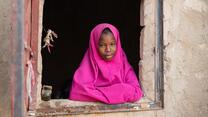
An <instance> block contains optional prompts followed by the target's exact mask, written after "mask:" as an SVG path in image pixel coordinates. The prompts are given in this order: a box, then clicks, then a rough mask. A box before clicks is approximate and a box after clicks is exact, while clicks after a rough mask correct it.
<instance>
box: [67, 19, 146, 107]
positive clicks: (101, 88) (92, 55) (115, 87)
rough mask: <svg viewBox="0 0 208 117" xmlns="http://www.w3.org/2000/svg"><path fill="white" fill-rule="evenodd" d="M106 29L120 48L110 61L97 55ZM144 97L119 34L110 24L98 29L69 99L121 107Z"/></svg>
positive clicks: (100, 25) (92, 33) (75, 76)
mask: <svg viewBox="0 0 208 117" xmlns="http://www.w3.org/2000/svg"><path fill="white" fill-rule="evenodd" d="M105 28H109V29H110V30H111V31H112V32H113V35H114V37H115V39H116V44H117V50H116V54H115V56H114V57H113V59H112V60H111V61H105V60H104V59H102V57H101V56H100V55H99V53H98V51H97V48H98V41H99V38H100V35H101V33H102V31H103V30H104V29H105ZM142 95H143V93H142V90H141V89H140V86H139V83H138V80H137V77H136V75H135V73H134V71H133V69H132V67H131V66H130V64H129V63H128V61H127V58H126V55H125V53H124V51H123V49H122V48H121V43H120V37H119V32H118V30H117V29H116V28H115V27H114V26H112V25H111V24H107V23H102V24H99V25H97V26H96V27H95V28H94V29H93V30H92V31H91V35H90V43H89V49H88V50H87V52H86V53H85V55H84V58H83V60H82V62H81V64H80V66H79V68H78V69H77V70H76V72H75V74H74V78H73V82H72V87H71V91H70V95H69V99H70V100H79V101H93V102H94V101H99V102H103V103H107V104H120V103H125V102H135V101H137V100H139V99H140V98H141V97H142Z"/></svg>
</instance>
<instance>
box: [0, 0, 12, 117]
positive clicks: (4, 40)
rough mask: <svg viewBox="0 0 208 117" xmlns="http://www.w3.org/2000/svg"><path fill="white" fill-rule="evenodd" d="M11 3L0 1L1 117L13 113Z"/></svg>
mask: <svg viewBox="0 0 208 117" xmlns="http://www.w3.org/2000/svg"><path fill="white" fill-rule="evenodd" d="M10 4H11V1H4V0H0V9H1V11H0V116H1V117H3V115H4V116H5V117H6V116H9V115H10V113H11V111H10V110H11V107H10V105H11V93H10V92H11V88H10V86H11V83H10V82H11V79H10V78H11V77H10V76H11V72H10V68H11V48H10V47H11V45H10V44H11V39H9V38H11V36H10V35H11V32H12V31H11V30H12V26H11V16H10V13H11V7H8V6H11V5H10Z"/></svg>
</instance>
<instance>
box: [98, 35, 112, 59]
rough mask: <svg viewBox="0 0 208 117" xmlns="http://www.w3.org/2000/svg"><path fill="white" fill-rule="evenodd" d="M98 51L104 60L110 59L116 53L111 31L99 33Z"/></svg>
mask: <svg viewBox="0 0 208 117" xmlns="http://www.w3.org/2000/svg"><path fill="white" fill-rule="evenodd" d="M98 51H99V54H100V56H101V57H102V58H103V59H104V60H106V61H110V60H112V58H113V57H114V55H115V53H116V40H115V38H114V36H113V34H112V33H107V34H102V35H101V37H100V39H99V42H98Z"/></svg>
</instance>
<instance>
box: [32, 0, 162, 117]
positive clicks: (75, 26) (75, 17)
mask: <svg viewBox="0 0 208 117" xmlns="http://www.w3.org/2000/svg"><path fill="white" fill-rule="evenodd" d="M49 1H50V2H49ZM48 2H49V3H48ZM120 2H121V3H120V5H119V6H118V5H117V4H116V3H114V2H113V1H110V0H109V1H103V2H102V1H85V2H83V1H75V0H74V1H68V0H65V1H61V2H60V1H55V0H53V1H51V0H48V1H47V0H45V3H44V4H45V6H44V8H43V3H42V2H39V3H38V4H37V3H36V4H35V3H34V7H32V9H35V6H36V7H40V9H42V10H43V17H42V15H41V14H42V12H41V10H40V11H39V12H38V13H39V16H38V15H37V16H34V15H32V17H38V18H40V19H36V20H38V21H39V22H41V21H40V20H42V18H43V28H44V29H48V28H50V29H52V30H54V31H55V32H57V33H58V35H59V39H57V40H55V41H56V42H55V47H54V49H52V50H51V51H52V54H48V53H46V51H45V50H42V56H43V61H41V59H35V60H36V62H37V69H38V70H39V72H40V73H39V74H38V75H37V78H38V80H37V84H35V86H34V87H33V88H34V89H36V90H32V91H33V93H34V94H35V95H32V98H33V101H32V102H31V103H30V104H29V114H30V115H32V114H36V115H57V114H60V115H65V114H82V113H102V112H119V111H138V110H152V109H161V108H162V107H163V90H162V89H163V79H162V78H163V64H162V54H163V53H162V44H163V43H162V1H160V0H157V2H153V3H151V4H150V5H151V7H152V9H153V10H152V11H155V12H154V13H153V14H152V15H151V16H144V14H145V13H144V9H145V8H146V6H145V5H148V4H147V3H146V4H145V1H143V0H141V1H140V0H132V1H126V0H122V1H120ZM109 3H110V5H109V6H108V8H109V9H106V7H105V6H104V4H109ZM139 4H140V5H139ZM111 5H112V6H111ZM32 6H33V5H32ZM58 6H62V7H58ZM115 6H116V7H115ZM117 6H118V7H117ZM110 8H116V9H110ZM52 9H54V10H52ZM94 9H96V10H94ZM36 10H37V9H36ZM50 10H52V12H51V11H50ZM58 11H61V12H58ZM34 12H35V11H33V10H32V14H33V13H34ZM139 12H140V20H139ZM44 13H45V14H44ZM101 14H102V15H101ZM135 14H136V15H135ZM66 15H69V16H71V17H69V16H67V17H65V16H66ZM125 15H128V16H129V17H125ZM145 17H150V18H153V20H152V21H153V24H156V25H154V26H151V25H149V24H147V25H146V24H145V21H144V19H145ZM32 19H35V18H32ZM99 22H108V23H113V24H115V26H117V27H118V29H119V31H120V34H121V39H123V40H121V42H122V44H123V45H122V46H123V48H124V50H125V52H126V53H127V56H128V58H129V61H130V63H131V64H132V66H133V67H134V69H135V71H136V72H137V71H139V73H138V74H139V78H141V79H140V81H141V85H142V87H143V90H144V91H145V97H144V98H143V99H142V100H140V101H139V102H135V103H126V104H119V105H106V104H101V103H92V102H76V101H71V100H68V99H52V100H51V101H50V102H44V101H41V100H40V92H41V79H42V77H43V79H42V81H43V83H44V82H45V83H49V82H50V81H52V80H53V78H59V79H61V78H63V81H61V82H66V83H70V82H68V81H67V80H68V79H67V80H66V76H69V75H68V74H71V76H72V74H73V72H74V71H75V69H76V67H77V66H78V64H79V63H80V61H81V59H82V56H83V54H84V52H85V50H86V48H87V46H88V41H89V40H88V39H89V38H88V37H89V33H90V32H89V31H90V30H91V29H92V27H94V25H95V24H97V23H99ZM40 24H41V23H40ZM40 24H38V23H36V25H38V26H39V27H38V28H37V27H35V26H33V23H32V29H33V28H34V30H39V33H40V34H39V37H38V38H39V42H37V43H39V44H37V45H38V48H39V49H37V51H38V50H40V42H41V39H40V38H41V31H42V30H40V28H41V27H42V24H41V25H40ZM139 24H141V25H142V26H145V28H144V29H143V30H142V31H141V35H139V32H140V29H141V28H140V27H139ZM34 25H35V24H34ZM63 27H65V28H63ZM148 28H149V30H151V32H146V31H147V30H146V29H148ZM80 33H82V34H80ZM43 34H44V32H43ZM147 34H150V35H147ZM139 36H140V41H139V40H136V39H139ZM145 36H146V37H145ZM127 37H128V38H129V37H130V38H132V40H129V39H127ZM144 38H145V39H147V38H148V39H149V40H150V41H152V42H151V44H148V43H147V42H146V40H144ZM78 39H82V40H81V41H80V40H78ZM135 43H138V45H137V44H135ZM129 44H131V46H129ZM73 45H76V46H73ZM146 46H147V48H146ZM71 47H73V48H71ZM139 48H140V49H139ZM149 48H150V50H151V51H149V50H145V49H149ZM64 50H65V51H64ZM74 50H77V51H74ZM144 52H147V54H144ZM148 52H149V53H148ZM151 52H152V53H151ZM36 53H37V56H35V57H40V55H41V53H40V51H39V52H36ZM68 53H71V54H70V55H69V54H68ZM139 53H140V54H139ZM150 53H151V54H150ZM148 56H149V58H150V59H148V60H149V61H147V60H146V57H148ZM54 60H57V61H54ZM139 61H140V62H139ZM138 62H139V66H138ZM148 62H149V63H150V64H148ZM42 63H43V69H42V68H41V67H40V66H42ZM74 63H75V64H74ZM151 63H152V64H151ZM53 65H54V66H56V67H51V66H53ZM38 66H39V67H38ZM34 67H35V66H34ZM138 69H139V70H138ZM42 70H43V72H42V73H43V74H41V71H42ZM148 70H151V73H147V72H148ZM48 71H50V73H48ZM57 72H59V73H57ZM69 72H70V73H69ZM53 73H55V74H58V76H56V75H55V74H53ZM144 75H145V76H144ZM50 78H52V79H50ZM65 80H66V81H65ZM59 81H60V80H59ZM64 86H70V84H65V85H64ZM55 87H56V88H55ZM53 88H55V89H56V90H57V91H54V92H56V93H54V94H53V98H66V96H67V94H66V93H65V92H64V89H67V88H65V87H62V86H61V85H60V84H58V83H57V85H54V86H53ZM59 90H61V91H63V92H60V91H59ZM66 92H68V91H66ZM34 105H37V108H35V106H34ZM49 107H50V109H49ZM34 110H36V113H33V112H34Z"/></svg>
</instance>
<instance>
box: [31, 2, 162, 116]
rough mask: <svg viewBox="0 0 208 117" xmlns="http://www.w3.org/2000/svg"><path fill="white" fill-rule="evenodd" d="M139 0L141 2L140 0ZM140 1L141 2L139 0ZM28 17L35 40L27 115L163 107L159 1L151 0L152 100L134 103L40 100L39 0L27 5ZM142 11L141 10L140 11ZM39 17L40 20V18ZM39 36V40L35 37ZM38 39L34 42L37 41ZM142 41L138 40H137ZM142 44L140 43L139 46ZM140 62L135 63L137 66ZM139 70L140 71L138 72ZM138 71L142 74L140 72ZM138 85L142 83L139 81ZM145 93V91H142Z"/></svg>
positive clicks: (33, 41)
mask: <svg viewBox="0 0 208 117" xmlns="http://www.w3.org/2000/svg"><path fill="white" fill-rule="evenodd" d="M142 2H144V1H143V0H142ZM141 4H142V3H141ZM31 7H32V8H31V10H32V11H31V12H32V20H31V23H32V25H31V30H32V34H31V39H32V40H31V42H32V43H36V44H34V45H32V47H31V48H32V50H34V53H33V54H34V55H33V56H34V61H35V63H34V66H33V67H34V69H35V70H34V71H35V72H36V73H35V77H36V78H37V80H36V83H37V84H36V85H35V86H34V87H33V89H34V90H32V91H33V92H32V94H33V95H32V98H33V99H34V100H33V101H32V102H29V107H28V112H27V114H28V115H30V116H31V115H35V116H46V115H47V116H48V115H49V116H51V115H71V114H89V113H106V112H133V111H145V110H157V109H162V108H163V85H164V83H163V15H162V14H163V1H162V0H156V1H155V14H154V15H155V30H154V31H155V38H154V39H155V45H154V46H155V48H154V54H155V56H154V63H155V64H154V82H155V84H154V94H155V95H154V99H150V100H147V101H144V100H142V101H139V102H135V103H125V104H117V105H108V104H103V103H99V102H98V103H93V102H89V103H88V102H78V101H71V100H67V99H64V100H62V99H59V100H53V99H52V100H50V101H46V102H45V101H41V99H40V92H41V89H40V87H41V71H42V68H41V66H42V62H41V59H40V58H41V57H40V56H41V54H40V49H41V48H40V39H41V34H42V33H41V31H42V30H41V28H42V25H40V24H42V21H41V20H42V12H41V11H43V0H32V6H31ZM141 14H142V13H141ZM40 19H41V20H40ZM38 39H39V40H38ZM37 40H38V42H37ZM140 41H142V39H140ZM141 47H142V46H141ZM141 64H142V63H139V67H140V68H141V67H142V65H141ZM140 73H141V72H140ZM141 74H142V73H141ZM141 85H142V83H141ZM145 94H146V93H145ZM144 98H146V99H149V96H148V95H145V97H144Z"/></svg>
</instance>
